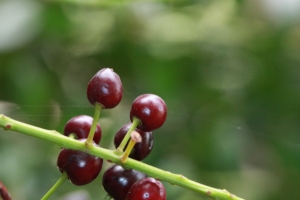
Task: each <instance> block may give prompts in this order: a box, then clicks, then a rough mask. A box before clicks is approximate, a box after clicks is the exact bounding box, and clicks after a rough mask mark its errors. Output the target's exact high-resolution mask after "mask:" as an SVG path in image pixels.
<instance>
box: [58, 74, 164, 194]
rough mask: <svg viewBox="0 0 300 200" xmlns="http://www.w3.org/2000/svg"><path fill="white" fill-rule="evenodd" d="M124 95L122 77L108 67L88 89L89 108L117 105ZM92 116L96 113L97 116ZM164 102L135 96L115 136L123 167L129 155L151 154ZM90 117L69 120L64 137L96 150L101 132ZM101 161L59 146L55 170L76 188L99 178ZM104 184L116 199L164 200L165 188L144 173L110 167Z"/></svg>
mask: <svg viewBox="0 0 300 200" xmlns="http://www.w3.org/2000/svg"><path fill="white" fill-rule="evenodd" d="M122 95H123V87H122V83H121V80H120V77H119V76H118V75H117V74H116V73H115V72H114V71H113V70H112V69H109V68H104V69H101V70H100V71H98V72H97V73H96V74H95V75H94V77H93V78H92V79H91V80H90V82H89V84H88V87H87V97H88V100H89V101H90V103H91V104H92V105H94V106H95V107H96V108H95V109H96V110H97V108H100V110H101V109H109V108H114V107H115V106H117V105H118V104H119V103H120V101H121V99H122ZM95 113H96V112H95ZM166 116H167V108H166V105H165V102H164V101H163V100H162V99H161V98H160V97H158V96H157V95H154V94H143V95H141V96H139V97H137V98H136V99H135V100H134V101H133V103H132V106H131V110H130V121H131V122H129V123H127V124H125V125H124V126H123V127H121V129H120V130H119V131H118V132H117V133H116V135H115V138H114V145H115V147H116V150H115V151H116V152H119V153H120V161H121V163H125V162H126V160H127V158H128V157H130V158H132V159H135V160H139V161H141V160H143V159H144V158H145V157H146V156H148V155H149V153H150V152H151V150H152V147H153V135H152V131H153V130H155V129H157V128H159V127H161V126H162V125H163V123H164V122H165V120H166ZM98 119H99V116H94V118H92V117H90V116H86V115H80V116H76V117H73V118H72V119H70V120H69V121H68V122H67V123H66V125H65V127H64V135H66V136H70V137H74V138H75V139H77V140H79V141H82V142H83V143H85V144H86V145H87V146H98V144H99V142H100V140H101V136H102V130H101V127H100V125H99V124H98ZM102 164H103V159H102V158H99V157H96V156H93V155H90V154H88V153H86V152H83V151H79V150H72V149H66V148H63V149H62V150H61V152H60V153H59V156H58V159H57V166H58V169H59V170H60V171H61V172H62V173H63V174H64V175H65V176H66V177H67V178H68V179H69V180H70V181H71V182H72V183H73V184H74V185H85V184H88V183H90V182H92V181H93V180H95V178H96V177H97V176H98V174H99V173H100V171H101V168H102ZM102 185H103V188H104V189H105V191H106V192H107V193H108V195H109V196H110V197H111V198H113V199H114V200H143V199H147V200H165V199H166V192H165V189H164V186H163V184H162V183H161V182H160V181H159V180H156V179H154V178H151V177H148V176H147V175H146V174H144V173H142V172H139V171H136V170H133V169H125V168H123V167H122V166H121V165H117V164H114V165H112V166H111V167H110V168H108V169H107V171H105V172H104V175H103V179H102Z"/></svg>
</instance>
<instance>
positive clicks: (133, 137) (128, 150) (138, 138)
mask: <svg viewBox="0 0 300 200" xmlns="http://www.w3.org/2000/svg"><path fill="white" fill-rule="evenodd" d="M139 142H142V137H141V135H140V134H139V133H138V132H137V131H132V132H131V135H130V141H129V144H128V146H127V148H126V149H125V151H124V153H123V155H122V156H121V158H120V160H121V162H122V163H125V162H126V160H127V158H128V156H129V155H130V153H131V150H132V149H133V147H134V145H135V144H136V143H139Z"/></svg>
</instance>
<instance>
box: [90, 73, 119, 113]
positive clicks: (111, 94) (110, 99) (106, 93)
mask: <svg viewBox="0 0 300 200" xmlns="http://www.w3.org/2000/svg"><path fill="white" fill-rule="evenodd" d="M122 95H123V86H122V83H121V80H120V77H119V75H118V74H116V73H115V72H114V71H113V70H112V69H110V68H103V69H101V70H100V71H98V72H97V73H96V74H95V75H94V76H93V78H92V79H91V80H90V82H89V83H88V87H87V97H88V100H89V101H90V103H91V104H92V105H95V103H99V104H101V105H102V106H103V108H113V107H115V106H117V105H118V104H119V103H120V101H121V99H122Z"/></svg>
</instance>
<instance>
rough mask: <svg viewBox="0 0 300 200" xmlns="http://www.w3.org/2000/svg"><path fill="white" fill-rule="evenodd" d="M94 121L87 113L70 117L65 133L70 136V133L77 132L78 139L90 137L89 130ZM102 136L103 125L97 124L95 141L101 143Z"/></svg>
mask: <svg viewBox="0 0 300 200" xmlns="http://www.w3.org/2000/svg"><path fill="white" fill-rule="evenodd" d="M92 123H93V118H92V117H90V116H87V115H79V116H76V117H73V118H72V119H70V120H69V121H68V122H67V123H66V125H65V128H64V135H66V136H69V135H70V134H72V133H73V134H75V135H76V137H77V139H85V138H87V137H88V134H89V131H90V129H91V126H92ZM101 136H102V131H101V127H100V125H99V124H97V127H96V131H95V135H94V138H93V140H94V142H95V143H96V144H99V142H100V140H101Z"/></svg>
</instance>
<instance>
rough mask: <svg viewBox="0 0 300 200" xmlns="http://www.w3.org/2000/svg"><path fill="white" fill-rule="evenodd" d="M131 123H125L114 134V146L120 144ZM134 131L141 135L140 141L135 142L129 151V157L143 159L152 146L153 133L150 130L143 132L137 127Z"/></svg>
mask: <svg viewBox="0 0 300 200" xmlns="http://www.w3.org/2000/svg"><path fill="white" fill-rule="evenodd" d="M130 125H131V123H127V124H125V125H124V126H123V127H122V128H121V129H120V130H119V131H118V132H117V133H116V135H115V138H114V145H115V147H116V148H118V146H119V145H120V144H121V142H122V140H123V138H124V137H125V135H126V133H127V131H128V130H129V128H130ZM136 131H137V132H138V133H139V134H140V135H141V137H142V142H139V143H136V144H135V145H134V147H133V149H132V152H131V153H130V155H129V157H130V158H133V159H135V160H143V159H144V158H146V157H147V156H148V155H149V153H150V152H151V150H152V148H153V135H152V132H144V131H141V130H139V129H136Z"/></svg>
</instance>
